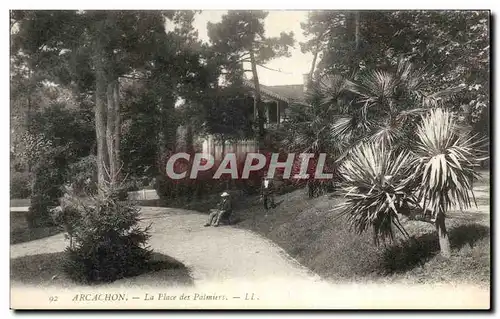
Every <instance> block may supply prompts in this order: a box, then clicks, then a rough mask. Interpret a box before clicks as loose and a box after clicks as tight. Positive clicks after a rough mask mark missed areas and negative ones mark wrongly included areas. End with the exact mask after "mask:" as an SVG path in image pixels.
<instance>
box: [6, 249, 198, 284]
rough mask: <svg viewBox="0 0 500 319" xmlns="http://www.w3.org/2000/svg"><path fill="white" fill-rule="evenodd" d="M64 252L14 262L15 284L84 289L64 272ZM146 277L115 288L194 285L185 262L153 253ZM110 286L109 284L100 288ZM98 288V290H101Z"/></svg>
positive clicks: (138, 277) (144, 270)
mask: <svg viewBox="0 0 500 319" xmlns="http://www.w3.org/2000/svg"><path fill="white" fill-rule="evenodd" d="M64 254H65V253H64V252H58V253H51V254H40V255H32V256H24V257H19V258H15V259H12V260H11V262H10V276H11V282H12V283H14V284H15V283H22V284H26V285H36V286H54V285H56V286H59V287H78V286H81V285H79V284H77V283H75V282H73V281H72V280H70V279H69V278H68V277H67V276H66V275H65V273H64V272H63V270H62V265H63V263H64V258H65V256H64ZM142 271H143V273H142V274H140V275H138V276H134V277H130V278H124V279H120V280H117V281H115V282H114V283H112V284H113V285H122V284H126V285H128V286H134V285H141V286H157V285H161V286H168V287H172V286H176V285H178V286H189V285H192V284H193V279H192V278H191V276H190V273H189V270H188V269H187V268H186V267H185V266H184V264H182V263H181V262H179V261H177V260H175V259H174V258H172V257H169V256H166V255H162V254H159V253H153V256H152V259H151V261H150V263H149V264H147V265H145V267H144V269H143V270H142ZM99 285H106V284H99ZM99 285H96V286H99Z"/></svg>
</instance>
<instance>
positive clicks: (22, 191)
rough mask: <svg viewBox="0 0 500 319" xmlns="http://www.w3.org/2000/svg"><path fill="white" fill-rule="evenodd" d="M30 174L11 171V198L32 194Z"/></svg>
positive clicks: (26, 196)
mask: <svg viewBox="0 0 500 319" xmlns="http://www.w3.org/2000/svg"><path fill="white" fill-rule="evenodd" d="M30 192H31V191H30V185H29V176H28V174H26V173H20V172H11V175H10V198H11V199H12V198H28V197H29V196H30Z"/></svg>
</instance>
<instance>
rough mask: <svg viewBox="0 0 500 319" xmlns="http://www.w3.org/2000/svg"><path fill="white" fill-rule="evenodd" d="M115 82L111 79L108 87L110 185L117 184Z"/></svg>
mask: <svg viewBox="0 0 500 319" xmlns="http://www.w3.org/2000/svg"><path fill="white" fill-rule="evenodd" d="M113 91H114V83H113V81H110V82H109V83H108V88H107V106H108V107H107V118H106V120H107V121H106V143H107V146H108V158H109V169H108V171H107V174H109V182H110V186H111V187H113V186H115V185H116V181H115V178H116V171H117V168H116V158H115V116H116V112H115V100H114V96H113V93H114V92H113Z"/></svg>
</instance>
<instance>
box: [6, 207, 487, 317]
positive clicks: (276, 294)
mask: <svg viewBox="0 0 500 319" xmlns="http://www.w3.org/2000/svg"><path fill="white" fill-rule="evenodd" d="M143 216H144V223H147V224H149V223H152V229H151V235H152V236H151V239H150V245H151V247H152V248H153V249H154V250H155V251H156V252H158V253H162V254H166V255H169V256H171V257H174V258H175V259H177V260H179V261H181V262H182V263H184V264H185V265H186V266H187V267H188V268H189V270H190V272H191V276H192V278H193V279H194V287H191V288H187V289H188V290H182V289H181V290H176V289H179V288H180V287H174V286H169V285H168V284H167V283H166V282H162V281H161V279H159V278H156V277H154V276H152V278H145V277H141V278H139V277H140V276H139V277H134V279H123V280H118V281H116V282H114V283H112V284H109V285H104V286H99V289H98V291H99V292H100V293H105V292H110V293H115V292H116V291H117V290H116V288H121V289H123V288H126V289H129V290H130V288H139V289H138V290H135V291H136V292H135V295H136V296H140V298H144V294H145V293H147V292H151V291H155V290H152V289H151V288H153V287H155V286H156V287H158V286H159V287H160V288H161V291H165V292H170V294H172V295H180V294H181V293H188V294H189V293H190V294H191V295H194V294H198V293H199V294H201V295H204V294H205V293H206V294H208V295H212V294H224V296H225V298H227V299H225V300H226V301H219V302H214V301H208V302H201V301H199V300H198V301H197V300H191V301H175V302H170V303H168V304H166V303H165V302H159V301H158V302H156V303H151V302H141V301H139V300H137V301H134V300H131V301H127V303H124V304H116V305H112V304H109V303H108V304H106V303H85V304H83V303H79V304H78V305H76V304H74V303H72V302H71V300H72V299H71V298H73V296H75V294H80V293H82V292H87V293H95V292H96V291H97V290H95V288H94V289H93V288H86V289H87V290H85V289H84V288H83V287H78V286H77V287H72V288H71V287H68V288H64V289H62V288H59V287H52V288H44V289H43V290H42V289H39V288H35V287H26V286H23V285H19V286H16V285H14V286H12V287H11V296H14V297H15V298H14V297H13V298H14V299H11V304H12V305H13V306H14V307H16V308H25V307H28V308H30V307H34V308H39V309H42V308H49V309H52V307H57V306H60V307H62V308H61V309H64V307H65V306H62V304H61V305H52V304H50V303H49V302H47V298H48V296H49V295H60V294H62V293H64V294H65V295H64V296H65V297H64V298H66V300H65V301H64V302H65V304H66V305H67V306H66V307H69V308H71V309H74V308H73V307H75V306H76V307H77V308H78V307H82V309H83V308H84V307H90V308H92V309H98V308H103V309H112V308H115V307H118V308H122V307H123V308H125V307H130V308H134V307H136V308H135V309H165V307H167V308H169V309H172V308H174V309H176V308H178V309H184V308H204V309H207V308H215V309H222V308H235V309H244V308H256V309H266V308H269V309H300V308H307V309H314V308H317V309H328V308H331V309H335V308H340V309H348V308H352V309H359V308H368V309H370V308H389V309H394V307H402V308H403V309H404V308H407V307H409V308H427V309H429V308H437V309H441V308H448V309H462V308H466V309H469V308H470V309H472V308H477V307H479V308H483V309H484V308H487V307H488V306H489V303H488V300H489V291H488V290H484V289H480V288H478V287H460V289H456V288H455V287H448V286H446V285H445V286H442V287H441V286H440V287H437V288H432V287H429V286H397V285H395V286H379V285H372V284H366V283H360V284H356V285H335V284H330V283H327V282H324V281H322V280H321V279H320V278H319V276H317V275H315V274H312V273H311V272H309V271H308V270H307V269H306V268H305V267H303V266H301V265H300V264H298V263H297V262H296V261H294V260H293V259H292V258H290V257H289V256H288V255H287V254H286V253H285V252H284V251H283V250H282V249H281V248H279V247H277V246H276V245H275V244H274V243H272V242H270V241H268V240H267V239H265V238H262V237H261V236H259V235H257V234H255V233H253V232H251V231H248V230H244V229H237V228H234V227H230V226H221V227H217V228H213V227H203V224H204V223H205V222H206V218H207V216H206V215H202V214H199V213H195V212H192V211H185V210H181V209H171V208H159V207H144V208H143ZM66 246H67V241H65V240H64V236H63V235H61V234H60V235H55V236H52V237H47V238H43V239H40V240H35V241H31V242H27V243H21V244H16V245H11V258H17V257H21V256H26V255H36V254H43V253H52V252H58V251H62V250H64V248H65V247H66ZM141 276H143V275H141ZM146 276H147V275H146ZM151 281H153V282H155V284H154V285H144V282H151ZM149 289H151V290H149ZM156 290H157V289H156ZM123 291H127V290H125V289H124V290H123ZM402 291H404V292H405V293H404V294H402V293H401V292H402ZM254 293H255V294H256V295H258V297H257V298H258V299H257V300H250V301H248V300H247V299H244V298H247V297H248V296H249V295H251V296H253V294H254ZM27 294H31V296H32V297H30V299H26V298H25V296H26V295H27ZM130 294H132V295H133V294H134V292H133V290H132V292H131V293H130ZM471 295H472V296H475V298H472V299H471V298H470V296H471ZM235 296H237V297H235ZM363 296H364V298H360V297H363ZM422 296H426V298H423V297H422ZM440 296H446V298H442V297H440ZM233 298H241V299H233ZM252 298H253V297H252ZM127 300H128V299H127ZM142 300H144V299H142ZM231 301H233V302H231ZM409 301H411V302H409ZM94 307H97V308H94ZM110 307H111V308H110Z"/></svg>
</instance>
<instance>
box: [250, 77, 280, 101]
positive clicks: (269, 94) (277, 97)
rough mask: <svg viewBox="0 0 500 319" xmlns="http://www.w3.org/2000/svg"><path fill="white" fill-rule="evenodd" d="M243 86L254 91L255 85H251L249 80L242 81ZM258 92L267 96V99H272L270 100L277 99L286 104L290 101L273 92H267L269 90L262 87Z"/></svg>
mask: <svg viewBox="0 0 500 319" xmlns="http://www.w3.org/2000/svg"><path fill="white" fill-rule="evenodd" d="M243 85H245V86H248V87H250V88H252V89H254V90H255V85H254V83H253V82H252V81H249V80H243ZM260 92H261V94H264V95H267V96H269V97H272V98H275V99H278V100H280V101H283V102H286V103H290V99H289V98H286V97H284V96H281V95H279V94H278V93H276V92H273V91H271V90H269V89H268V88H267V87H266V86H264V85H261V87H260Z"/></svg>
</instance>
